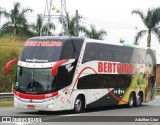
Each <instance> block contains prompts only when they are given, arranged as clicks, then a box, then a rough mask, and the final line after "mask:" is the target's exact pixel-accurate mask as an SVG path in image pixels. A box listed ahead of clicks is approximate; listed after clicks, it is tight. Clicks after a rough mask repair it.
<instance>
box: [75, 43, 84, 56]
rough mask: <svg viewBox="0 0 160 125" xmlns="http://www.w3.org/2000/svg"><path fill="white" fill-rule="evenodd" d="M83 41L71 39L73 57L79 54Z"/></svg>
mask: <svg viewBox="0 0 160 125" xmlns="http://www.w3.org/2000/svg"><path fill="white" fill-rule="evenodd" d="M82 44H83V41H82V40H73V56H74V59H78V58H79V54H80V51H81V48H82Z"/></svg>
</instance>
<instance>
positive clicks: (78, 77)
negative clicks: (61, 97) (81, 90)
mask: <svg viewBox="0 0 160 125" xmlns="http://www.w3.org/2000/svg"><path fill="white" fill-rule="evenodd" d="M86 69H91V70H93V71H94V72H95V74H97V72H96V71H95V70H94V69H93V68H91V67H85V68H84V69H82V70H81V72H80V73H79V75H78V76H77V79H76V81H75V82H74V85H73V88H72V92H71V94H70V98H71V95H72V93H73V90H74V87H75V85H76V83H77V81H78V79H79V77H80V75H81V74H82V73H83V71H84V70H86Z"/></svg>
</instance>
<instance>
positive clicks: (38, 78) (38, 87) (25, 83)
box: [15, 67, 56, 94]
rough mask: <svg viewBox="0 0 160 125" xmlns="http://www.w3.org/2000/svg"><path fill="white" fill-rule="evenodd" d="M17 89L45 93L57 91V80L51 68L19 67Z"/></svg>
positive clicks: (25, 91)
mask: <svg viewBox="0 0 160 125" xmlns="http://www.w3.org/2000/svg"><path fill="white" fill-rule="evenodd" d="M15 86H16V90H17V91H19V92H24V93H35V94H44V93H49V92H53V91H56V82H55V79H54V77H53V76H52V73H51V68H47V69H34V68H33V69H32V68H24V67H18V69H17V81H16V85H15Z"/></svg>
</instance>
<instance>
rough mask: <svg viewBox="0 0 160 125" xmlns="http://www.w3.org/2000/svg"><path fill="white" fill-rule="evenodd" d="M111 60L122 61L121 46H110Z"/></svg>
mask: <svg viewBox="0 0 160 125" xmlns="http://www.w3.org/2000/svg"><path fill="white" fill-rule="evenodd" d="M112 61H115V62H122V61H123V47H122V46H112Z"/></svg>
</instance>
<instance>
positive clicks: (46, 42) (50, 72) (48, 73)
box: [6, 37, 156, 113]
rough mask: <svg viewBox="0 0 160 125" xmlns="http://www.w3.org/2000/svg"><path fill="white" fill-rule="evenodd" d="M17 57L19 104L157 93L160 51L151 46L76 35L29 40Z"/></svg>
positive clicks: (136, 102)
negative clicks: (159, 55)
mask: <svg viewBox="0 0 160 125" xmlns="http://www.w3.org/2000/svg"><path fill="white" fill-rule="evenodd" d="M12 63H17V76H16V82H15V90H14V106H15V107H17V108H32V109H37V110H40V111H60V110H74V111H75V112H76V113H79V112H81V111H84V110H85V108H91V107H102V106H109V105H122V104H127V105H128V107H133V106H140V105H141V104H142V102H147V101H150V100H153V99H154V98H155V78H156V56H155V51H154V50H152V49H150V48H140V47H138V46H127V45H123V44H120V43H119V44H110V43H109V42H107V41H100V40H93V39H83V38H72V37H34V38H30V39H29V40H27V42H26V43H25V45H24V48H23V50H22V53H21V55H20V57H19V59H14V60H11V61H9V62H8V63H7V64H6V73H7V74H8V73H9V68H10V65H11V64H12Z"/></svg>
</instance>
